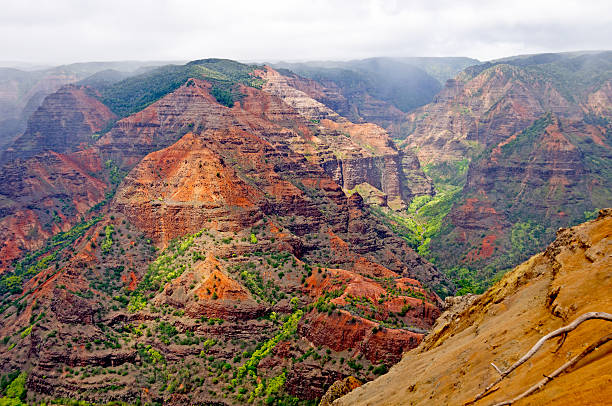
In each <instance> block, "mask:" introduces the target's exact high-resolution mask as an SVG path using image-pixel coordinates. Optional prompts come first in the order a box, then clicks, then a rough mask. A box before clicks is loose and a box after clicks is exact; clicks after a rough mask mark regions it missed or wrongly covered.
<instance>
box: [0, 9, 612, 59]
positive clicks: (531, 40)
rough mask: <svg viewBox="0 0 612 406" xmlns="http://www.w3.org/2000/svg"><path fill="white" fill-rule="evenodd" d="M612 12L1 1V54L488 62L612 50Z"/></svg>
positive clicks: (4, 56)
mask: <svg viewBox="0 0 612 406" xmlns="http://www.w3.org/2000/svg"><path fill="white" fill-rule="evenodd" d="M611 16H612V1H611V0H579V1H574V0H503V1H497V0H467V1H463V0H412V1H400V0H397V1H392V0H388V1H384V0H363V1H362V0H339V1H334V0H304V1H293V0H278V1H276V0H275V1H266V0H248V1H243V0H231V1H230V0H224V1H214V0H213V1H209V0H174V1H171V0H148V1H141V0H103V1H88V0H48V1H47V0H17V1H14V0H0V60H2V61H24V62H35V63H69V62H80V61H108V60H191V59H198V58H204V57H223V58H231V59H238V60H252V61H276V60H312V59H352V58H364V57H371V56H470V57H474V58H478V59H480V60H487V59H494V58H499V57H503V56H509V55H516V54H524V53H537V52H555V51H571V50H586V49H590V50H600V49H612V17H611Z"/></svg>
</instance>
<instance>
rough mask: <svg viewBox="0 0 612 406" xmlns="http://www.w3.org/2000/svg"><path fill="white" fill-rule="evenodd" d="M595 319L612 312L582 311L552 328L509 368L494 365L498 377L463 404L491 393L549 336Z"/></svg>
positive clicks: (563, 332) (608, 316) (609, 319)
mask: <svg viewBox="0 0 612 406" xmlns="http://www.w3.org/2000/svg"><path fill="white" fill-rule="evenodd" d="M595 319H599V320H607V321H612V314H610V313H605V312H588V313H584V314H583V315H581V316H580V317H578V318H577V319H576V320H574V321H573V322H571V323H570V324H568V325H567V326H563V327H561V328H558V329H557V330H554V331H552V332H550V333H548V334H546V335H545V336H544V337H542V338H540V339H539V340H538V342H537V343H535V345H534V346H533V347H531V349H530V350H529V351H527V353H526V354H525V355H523V356H522V357H521V358H520V359H519V360H518V361H516V362H515V363H514V364H513V365H512V366H511V367H510V368H508V369H506V370H505V371H500V370H499V368H497V367H495V370H497V371H498V372H499V374H500V377H499V378H497V379H496V380H495V382H493V383H492V384H490V385H489V386H487V387H486V388H485V390H484V391H482V392H481V393H479V394H478V395H477V396H476V397H475V398H474V399H473V400H471V401H469V402H466V403H465V404H466V405H470V404H473V403H476V402H477V401H478V400H480V399H482V398H483V397H485V396H487V395H488V394H489V393H491V389H492V388H493V387H494V386H495V385H497V384H498V383H500V382H501V381H502V380H503V379H504V378H505V377H506V376H508V375H509V374H510V373H511V372H512V371H514V370H515V369H516V368H518V367H519V366H521V365H522V364H524V363H525V362H526V361H527V360H528V359H529V358H531V357H533V355H534V354H535V353H536V352H537V351H538V350H539V349H540V348H542V346H543V345H544V343H545V342H546V341H547V340H550V339H551V338H554V337H557V336H559V335H561V334H567V333H569V332H570V331H572V330H574V329H576V327H578V326H579V325H580V324H582V323H583V322H585V321H587V320H595Z"/></svg>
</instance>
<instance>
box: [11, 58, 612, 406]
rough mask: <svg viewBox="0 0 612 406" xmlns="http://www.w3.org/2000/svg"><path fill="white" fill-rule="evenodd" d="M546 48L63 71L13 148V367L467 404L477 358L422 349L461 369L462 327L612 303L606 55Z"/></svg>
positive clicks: (42, 376)
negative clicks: (77, 73)
mask: <svg viewBox="0 0 612 406" xmlns="http://www.w3.org/2000/svg"><path fill="white" fill-rule="evenodd" d="M554 55H556V56H552V57H550V56H548V57H543V56H540V57H537V56H534V57H516V58H509V59H507V60H500V61H493V62H486V63H479V62H478V61H475V60H470V59H468V58H458V59H453V58H440V59H439V60H436V59H435V58H430V59H427V58H422V59H418V58H417V59H406V60H403V59H401V60H400V59H394V60H391V59H384V58H383V59H373V60H363V61H360V62H358V61H353V62H351V63H337V64H336V63H333V64H330V65H324V66H323V65H320V64H317V63H310V64H302V65H291V66H289V65H278V66H277V65H273V66H271V65H251V64H243V63H239V62H235V61H230V60H224V59H202V60H196V61H192V62H189V63H186V64H177V65H165V66H161V67H157V68H155V67H151V66H143V67H141V70H140V71H138V72H134V73H130V74H127V73H125V74H116V73H112V72H107V71H103V70H100V71H97V72H95V73H93V75H92V76H89V77H85V78H84V79H82V80H80V81H78V82H77V81H76V80H75V81H74V82H71V83H66V84H65V85H63V86H61V87H59V86H58V88H57V89H53V91H52V92H50V93H49V94H48V95H47V96H46V97H45V98H44V100H43V101H42V102H40V104H39V106H38V107H37V108H36V109H35V111H34V112H33V113H32V114H31V115H29V117H28V119H27V123H26V124H25V125H24V126H23V132H22V133H21V134H20V135H18V136H14V137H12V138H11V140H10V141H8V142H7V143H6V145H4V146H3V147H1V148H0V166H1V167H2V170H1V173H0V185H1V187H0V238H1V241H2V242H1V245H0V313H1V314H2V317H1V318H0V337H3V338H2V342H1V343H0V359H2V365H3V367H2V369H1V371H0V372H1V373H2V374H3V375H2V382H5V381H6V382H7V385H8V383H9V382H14V381H17V382H19V381H18V380H25V381H24V382H25V383H24V385H25V387H26V388H27V390H26V391H25V392H24V393H25V395H24V396H26V397H27V401H28V402H49V401H54V400H59V399H79V400H82V401H86V402H91V403H95V404H99V403H108V402H127V403H134V401H135V400H139V401H140V402H142V403H160V404H161V403H169V404H193V403H202V404H244V403H248V402H252V403H255V404H264V403H268V404H316V403H317V402H318V401H319V400H320V399H323V402H325V403H324V404H330V403H331V402H333V401H334V400H335V399H336V398H337V397H338V396H339V395H341V394H344V393H346V392H348V391H349V390H353V392H351V393H350V394H349V395H348V397H347V398H342V399H340V400H335V401H336V402H337V403H338V404H357V403H359V402H362V403H363V404H378V403H379V402H381V404H384V402H388V403H387V404H402V399H403V397H404V396H408V398H410V399H415V402H416V403H424V402H428V401H429V400H428V399H435V400H436V401H440V402H442V403H449V402H450V403H454V402H456V401H458V400H459V397H461V401H464V400H465V399H467V394H468V393H472V392H478V391H477V389H479V388H481V387H482V385H484V381H485V379H484V378H485V377H486V376H488V375H487V373H488V372H486V371H485V367H484V365H485V364H488V362H489V361H488V358H486V356H484V355H481V356H480V357H479V358H477V359H475V360H476V361H477V362H475V363H474V364H473V366H472V367H470V368H472V369H471V370H470V373H472V374H477V375H478V379H474V380H473V381H471V382H470V384H469V385H468V384H464V383H462V382H463V381H462V380H461V379H460V378H458V377H455V376H454V375H452V377H451V376H449V377H447V378H446V379H441V378H440V376H438V375H435V374H436V373H438V372H436V371H437V369H432V370H429V371H425V369H427V365H430V364H433V365H437V366H439V365H446V364H448V365H451V366H452V368H455V367H456V369H457V371H458V372H457V374H460V375H461V374H464V373H465V372H466V370H465V368H463V367H462V366H461V365H462V364H461V363H462V362H465V360H466V359H467V358H466V357H467V355H466V353H465V351H468V350H469V349H470V348H468V347H469V346H470V344H466V343H468V342H472V341H474V340H475V341H474V343H479V341H478V340H481V339H483V337H485V336H486V337H489V335H490V337H489V338H487V339H486V340H485V341H483V343H484V344H482V346H481V347H482V348H484V346H486V345H488V344H487V343H489V342H493V341H494V342H495V343H496V344H494V346H495V348H497V347H498V346H500V345H506V344H508V343H509V342H510V341H511V339H513V338H512V337H514V336H510V335H507V341H504V340H506V339H505V338H503V337H505V336H504V334H505V333H504V334H502V333H500V332H499V331H498V330H499V329H501V328H502V327H503V326H505V325H507V324H509V323H513V321H512V320H516V319H517V318H518V316H517V314H523V313H529V312H531V313H530V314H531V316H533V317H531V316H530V317H531V319H530V323H531V324H529V323H527V322H526V321H525V322H524V324H521V328H523V327H524V329H523V330H520V329H519V330H517V331H516V332H515V335H516V337H518V335H520V334H523V333H521V332H522V331H528V330H527V328H528V327H526V326H527V324H529V325H532V324H533V323H535V324H536V325H538V326H539V330H538V331H543V330H546V329H548V327H551V328H552V327H554V326H556V325H557V324H559V323H560V322H561V320H563V321H569V319H570V318H572V317H573V316H575V315H576V314H577V313H578V312H579V311H582V310H584V311H590V310H593V309H594V307H593V309H591V307H592V306H591V307H589V306H587V304H586V302H584V303H583V302H580V303H582V304H576V306H570V305H569V304H568V303H566V301H567V300H566V299H567V298H566V296H565V295H566V294H567V293H563V292H573V291H574V290H576V292H582V293H584V292H583V291H584V290H585V289H591V288H592V289H594V293H593V294H594V295H595V296H596V297H600V299H601V300H600V301H598V300H599V299H597V300H595V301H594V302H593V303H594V305H593V306H595V304H601V305H602V306H604V307H605V305H606V303H607V302H606V300H607V299H606V298H605V295H604V294H603V292H605V287H606V286H607V285H606V284H608V282H609V281H608V280H607V279H606V278H607V276H606V275H607V274H606V272H605V269H606V264H607V262H606V261H607V259H606V258H608V256H609V246H608V245H609V244H607V242H608V240H609V238H610V227H609V225H610V221H609V219H610V214H609V211H606V210H602V211H599V210H598V209H599V208H604V207H609V206H611V205H612V195H611V194H610V193H611V192H610V191H612V174H611V173H610V172H609V168H611V167H612V138H611V137H610V134H612V124H611V121H610V117H612V107H611V106H612V104H611V101H612V94H611V93H610V92H611V89H612V88H611V87H610V83H611V79H610V78H611V76H610V72H611V70H610V69H611V68H610V66H611V64H612V59H611V55H612V54H611V53H609V52H601V53H585V54H581V53H579V54H577V55H573V54H570V55H565V54H554ZM570 68H571V69H570ZM288 69H294V70H295V71H291V70H288ZM402 69H403V70H402ZM385 75H386V76H388V78H387V80H388V81H386V82H385V81H384V80H383V78H384V77H385ZM350 78H352V79H351V80H353V79H354V80H355V82H352V81H351V80H349V79H350ZM447 79H448V80H447ZM399 82H402V83H404V85H403V86H405V87H401V88H399V89H401V90H402V92H399V91H396V92H394V91H392V89H393V87H394V86H395V85H394V83H399ZM443 83H445V84H443ZM398 92H399V93H398ZM436 92H437V93H436ZM400 93H401V94H400ZM598 213H599V214H598ZM596 216H599V218H598V220H595V221H592V222H589V223H586V224H585V225H582V226H579V227H576V228H572V229H570V230H565V229H563V230H560V231H558V233H557V238H558V239H557V241H556V242H554V243H552V245H549V246H548V248H546V247H547V245H548V244H550V243H551V241H552V240H553V238H554V235H555V232H557V230H558V229H559V228H560V227H563V228H565V227H569V226H573V225H575V224H578V223H580V222H583V221H585V220H589V219H592V218H594V217H596ZM545 248H546V250H545V252H544V253H543V254H538V255H536V256H535V257H533V258H532V259H531V260H529V261H528V262H527V263H525V264H523V265H519V266H518V267H517V268H515V269H514V270H511V271H510V269H512V268H513V267H514V266H516V265H518V264H520V263H521V262H522V261H524V260H526V259H527V258H529V256H531V255H533V254H535V253H536V252H537V251H539V250H544V249H545ZM576 250H578V252H575V251H576ZM583 251H584V255H583ZM587 251H588V253H587ZM559 255H560V256H559ZM581 255H582V256H581ZM583 256H584V257H585V258H586V260H585V259H584V258H582V257H583ZM589 258H590V259H589ZM585 261H586V262H585ZM559 270H560V271H559ZM589 270H591V271H592V272H591V271H589ZM558 271H559V272H560V273H558V274H557V272H558ZM504 274H505V276H504ZM576 275H579V276H576ZM587 275H588V276H587ZM559 278H560V279H559ZM593 278H595V279H597V278H599V279H597V281H596V280H595V279H593ZM561 279H563V281H565V280H566V279H567V283H566V282H563V283H565V284H564V285H563V286H562V294H559V292H557V294H556V295H554V296H555V298H557V297H558V299H555V298H553V299H552V302H551V303H549V304H543V305H542V306H544V310H541V309H540V308H539V307H538V306H540V302H542V303H544V302H546V300H548V299H546V297H550V294H549V293H550V289H553V288H554V286H557V285H559V286H561V285H562V284H563V283H562V282H559V280H561ZM591 279H593V280H591ZM608 279H609V278H608ZM578 280H580V281H582V282H580V284H579V282H578ZM491 285H492V287H491V288H490V290H487V289H488V288H489V287H490V286H491ZM536 285H537V286H536ZM549 285H550V286H553V285H554V286H553V288H550V289H549V288H546V286H549ZM532 286H534V287H532ZM568 286H570V287H569V288H568ZM574 288H575V289H574ZM547 289H548V290H547ZM553 290H554V289H553ZM545 291H546V292H548V293H546V292H545ZM483 292H485V293H483ZM525 292H527V293H525ZM465 293H477V294H480V293H482V296H461V297H460V298H454V299H453V298H452V296H453V295H454V294H465ZM582 293H580V294H582ZM547 294H548V296H546V295H547ZM529 295H532V296H533V295H536V296H537V297H538V298H539V299H538V300H537V301H536V302H537V303H536V302H533V303H531V302H528V301H527V300H526V299H525V298H526V297H527V296H529ZM538 295H539V296H538ZM597 295H599V296H597ZM545 296H546V297H545ZM529 297H531V296H529ZM445 299H446V302H445ZM453 302H457V303H459V304H462V306H463V310H458V309H457V308H455V310H449V308H450V305H449V303H453ZM515 302H516V303H518V304H515ZM600 302H601V303H600ZM546 303H547V302H546ZM577 303H578V302H577ZM607 305H609V303H607ZM513 306H515V307H513ZM530 306H531V307H530ZM445 309H446V313H444V314H443V312H444V311H445ZM585 309H586V310H585ZM532 310H533V311H532ZM540 310H541V311H540ZM595 310H596V309H595ZM513 312H514V313H513ZM521 312H522V313H521ZM549 313H550V314H549ZM496 317H497V318H496ZM551 317H556V318H557V319H559V320H557V319H554V318H553V319H551ZM489 318H490V320H489ZM551 320H552V321H551ZM445 323H446V324H445ZM479 323H482V326H481V324H479ZM543 326H544V327H546V328H544V327H543ZM540 327H541V328H540ZM473 330H475V332H474V331H473ZM480 331H483V335H482V336H480ZM529 331H530V330H529ZM598 331H599V330H598ZM470 334H471V335H470ZM513 334H514V333H513ZM524 334H525V335H527V336H528V337H526V338H531V337H532V335H534V334H535V333H533V332H531V331H530V332H529V334H527V333H524ZM473 336H474V337H475V338H474V337H473ZM495 337H498V338H499V337H502V338H503V340H502V339H495ZM470 340H472V341H470ZM500 340H501V341H500ZM517 340H518V339H517ZM498 341H500V343H498ZM526 341H527V340H525V342H526ZM574 343H575V341H571V342H570V341H569V338H568V343H567V344H565V345H567V346H574ZM475 345H476V344H475ZM478 345H481V344H478ZM492 345H493V344H492ZM521 345H522V344H521ZM525 345H527V344H525ZM438 348H439V349H438ZM456 348H460V349H461V351H463V352H461V353H460V354H459V355H458V351H459V350H456ZM487 348H488V347H487ZM572 348H574V347H572ZM483 351H484V350H483ZM572 351H573V350H572ZM485 352H486V351H485ZM518 352H519V350H518V349H516V348H514V347H513V349H512V350H508V351H507V352H505V353H504V354H503V355H504V357H503V359H505V360H507V359H510V358H513V357H515V356H516V354H518ZM500 356H501V355H500ZM472 358H473V357H472ZM472 358H470V359H472ZM407 360H408V361H407ZM495 361H496V362H500V360H497V359H496V360H495ZM395 364H397V365H396V366H395V367H393V365H395ZM541 365H542V366H544V365H545V361H542V364H541ZM597 365H599V364H596V368H600V366H597ZM604 366H605V365H604ZM413 367H414V368H415V370H418V371H419V373H418V374H413V375H414V382H413V383H411V384H410V385H408V386H403V384H402V389H401V390H400V389H393V388H396V386H395V385H399V383H398V382H400V381H399V379H400V378H398V377H399V376H403V375H405V374H406V371H409V370H410V369H411V368H413ZM389 368H391V369H389ZM418 368H420V369H418ZM538 368H539V367H538ZM589 368H590V367H589ZM451 370H453V371H454V369H451ZM597 370H599V369H597ZM387 371H389V373H388V374H387ZM538 371H539V369H538ZM489 372H490V371H489ZM589 373H590V372H589ZM428 374H430V375H428ZM377 377H378V378H377ZM531 377H532V375H529V377H528V378H529V379H531ZM375 378H377V379H375ZM455 378H456V379H455ZM411 379H412V378H411ZM564 379H565V378H564ZM572 379H573V378H572ZM526 380H527V378H525V380H524V381H525V382H526ZM369 381H372V382H371V383H366V384H365V385H364V386H362V387H361V388H359V389H355V388H356V387H357V386H359V385H361V383H363V382H369ZM434 381H439V382H441V383H440V385H439V388H438V389H435V390H434V388H433V387H432V386H431V385H432V382H434ZM521 382H522V381H521ZM572 382H573V381H572ZM453 385H455V386H453ZM457 385H459V386H460V388H459V389H457V388H458V386H457ZM552 385H553V387H554V383H553V384H552ZM594 385H595V384H594ZM5 386H6V385H5ZM519 386H520V385H519V384H518V383H517V384H516V385H515V386H512V387H511V388H510V389H509V391H508V392H505V391H499V393H497V392H496V394H495V396H496V399H497V398H498V397H499V399H501V398H502V396H501V395H509V394H511V392H512V391H513V390H514V389H517V390H518V388H519ZM330 387H331V388H332V389H331V391H330V392H327V391H328V389H329V388H330ZM412 387H414V388H413V389H410V388H412ZM451 387H454V388H455V389H456V390H452V389H449V388H451ZM573 387H574V388H575V389H571V390H569V389H568V392H567V393H565V394H564V395H562V396H569V397H572V396H575V397H576V399H578V398H579V395H578V393H579V390H578V389H576V388H577V387H576V386H573ZM370 388H371V389H370ZM440 388H441V389H440ZM406 390H409V392H410V393H406V392H405V391H406ZM387 391H393V394H389V393H388V392H387ZM572 391H573V392H572ZM326 392H327V394H326ZM570 392H571V393H570ZM3 393H4V392H3ZM512 393H514V392H512ZM546 393H549V392H542V394H544V395H538V396H549V395H546ZM400 394H401V395H400ZM464 395H465V396H464ZM474 395H475V394H474ZM550 396H553V395H550ZM464 397H465V399H463V398H464ZM408 398H406V399H408ZM542 399H544V398H542ZM546 399H549V398H546ZM550 399H552V397H551V398H550ZM589 399H591V398H589ZM593 399H594V398H593ZM21 401H26V398H23V399H21ZM545 401H546V402H550V401H551V400H545ZM372 402H374V403H372Z"/></svg>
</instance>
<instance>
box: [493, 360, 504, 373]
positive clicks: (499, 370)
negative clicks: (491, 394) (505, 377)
mask: <svg viewBox="0 0 612 406" xmlns="http://www.w3.org/2000/svg"><path fill="white" fill-rule="evenodd" d="M491 365H493V368H495V370H496V371H497V373H498V374H500V375H501V373H502V371H501V369H499V368H498V367H497V365H495V364H494V363H492V362H491Z"/></svg>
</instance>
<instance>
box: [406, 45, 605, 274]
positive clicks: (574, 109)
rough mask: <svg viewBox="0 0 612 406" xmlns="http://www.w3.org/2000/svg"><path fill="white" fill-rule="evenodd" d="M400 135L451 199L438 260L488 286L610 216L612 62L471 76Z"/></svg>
mask: <svg viewBox="0 0 612 406" xmlns="http://www.w3.org/2000/svg"><path fill="white" fill-rule="evenodd" d="M404 130H405V131H404V133H403V136H404V137H405V139H404V140H403V141H401V142H399V145H400V146H401V147H403V148H404V149H405V150H407V151H408V150H409V151H413V152H415V153H416V154H417V156H418V157H419V160H420V162H421V164H422V165H424V166H425V171H426V173H427V174H428V175H429V176H431V177H432V179H433V180H434V183H437V188H438V190H446V191H447V192H449V191H452V199H451V200H450V201H447V202H446V203H445V208H444V209H443V210H442V211H439V212H436V216H438V217H437V219H436V222H439V221H440V218H441V217H439V216H442V217H443V219H442V220H441V223H438V224H441V227H440V228H437V231H436V232H433V233H429V234H428V235H427V236H426V237H427V238H431V249H432V252H431V255H432V258H433V257H435V258H436V263H437V264H438V265H440V266H443V267H445V268H452V267H455V268H454V270H453V271H452V272H453V273H454V274H455V275H456V277H457V278H459V276H457V275H459V274H463V275H465V274H469V273H470V272H475V273H476V274H477V275H479V276H478V277H477V278H476V280H480V281H482V280H483V278H484V279H487V278H490V277H492V274H493V273H496V272H499V271H501V270H503V269H506V268H509V267H511V266H513V265H516V264H517V263H518V262H519V261H521V260H523V259H525V258H526V257H527V255H529V254H531V253H533V252H535V251H536V250H538V249H541V248H542V247H544V246H545V244H547V243H548V242H549V241H551V239H552V238H553V236H554V233H555V231H556V229H557V228H559V227H565V226H567V225H571V224H576V223H578V222H581V221H583V220H584V219H585V218H588V216H589V215H590V214H589V213H592V212H593V210H595V209H597V208H601V207H607V206H610V205H612V192H611V191H612V172H610V169H609V168H612V52H599V53H571V54H543V55H530V56H524V57H516V58H507V59H504V60H501V61H495V62H487V63H484V64H481V65H476V66H472V67H469V68H466V69H465V70H464V71H463V72H462V73H460V74H459V75H458V76H457V77H456V79H455V80H451V81H449V82H448V83H447V85H446V86H445V88H444V89H443V90H442V91H441V92H440V93H439V94H438V95H437V96H436V97H435V99H434V101H433V102H432V103H430V104H428V105H426V106H423V107H422V108H420V109H418V110H416V111H415V112H413V113H411V114H410V115H409V116H408V120H407V121H406V123H405V124H404ZM449 193H450V192H449ZM441 196H444V194H443V193H442V194H441ZM446 196H447V197H449V198H450V197H451V195H450V194H448V193H447V194H446ZM445 213H448V215H447V216H446V217H444V215H445ZM585 216H586V217H585ZM426 223H427V221H425V224H426ZM426 234H427V233H426ZM463 267H467V268H468V269H470V270H471V271H470V272H468V271H467V269H464V268H463Z"/></svg>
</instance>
